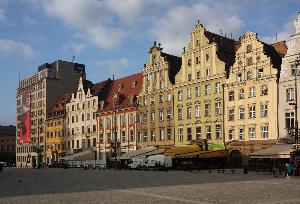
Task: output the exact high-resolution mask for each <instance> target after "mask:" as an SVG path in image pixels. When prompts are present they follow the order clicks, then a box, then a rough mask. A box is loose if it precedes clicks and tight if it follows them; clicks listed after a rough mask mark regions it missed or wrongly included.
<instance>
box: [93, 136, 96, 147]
mask: <svg viewBox="0 0 300 204" xmlns="http://www.w3.org/2000/svg"><path fill="white" fill-rule="evenodd" d="M93 147H96V138H93Z"/></svg>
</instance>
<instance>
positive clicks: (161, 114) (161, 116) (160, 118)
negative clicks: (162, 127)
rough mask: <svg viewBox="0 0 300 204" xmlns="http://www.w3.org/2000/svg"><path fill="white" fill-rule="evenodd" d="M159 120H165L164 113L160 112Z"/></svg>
mask: <svg viewBox="0 0 300 204" xmlns="http://www.w3.org/2000/svg"><path fill="white" fill-rule="evenodd" d="M159 120H160V121H163V120H164V111H159Z"/></svg>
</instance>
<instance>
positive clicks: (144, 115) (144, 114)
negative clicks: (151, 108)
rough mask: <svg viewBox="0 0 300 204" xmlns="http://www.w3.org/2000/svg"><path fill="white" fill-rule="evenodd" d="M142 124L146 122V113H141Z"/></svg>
mask: <svg viewBox="0 0 300 204" xmlns="http://www.w3.org/2000/svg"><path fill="white" fill-rule="evenodd" d="M143 122H144V123H146V122H147V113H143Z"/></svg>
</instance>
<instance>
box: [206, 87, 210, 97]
mask: <svg viewBox="0 0 300 204" xmlns="http://www.w3.org/2000/svg"><path fill="white" fill-rule="evenodd" d="M205 95H206V96H208V95H210V84H207V85H205Z"/></svg>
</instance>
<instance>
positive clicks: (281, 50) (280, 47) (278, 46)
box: [271, 41, 287, 57]
mask: <svg viewBox="0 0 300 204" xmlns="http://www.w3.org/2000/svg"><path fill="white" fill-rule="evenodd" d="M271 45H272V46H273V47H274V48H275V50H276V51H277V53H278V54H279V55H280V56H281V57H284V56H285V55H286V53H287V46H286V44H285V41H280V42H276V43H274V44H271Z"/></svg>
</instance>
